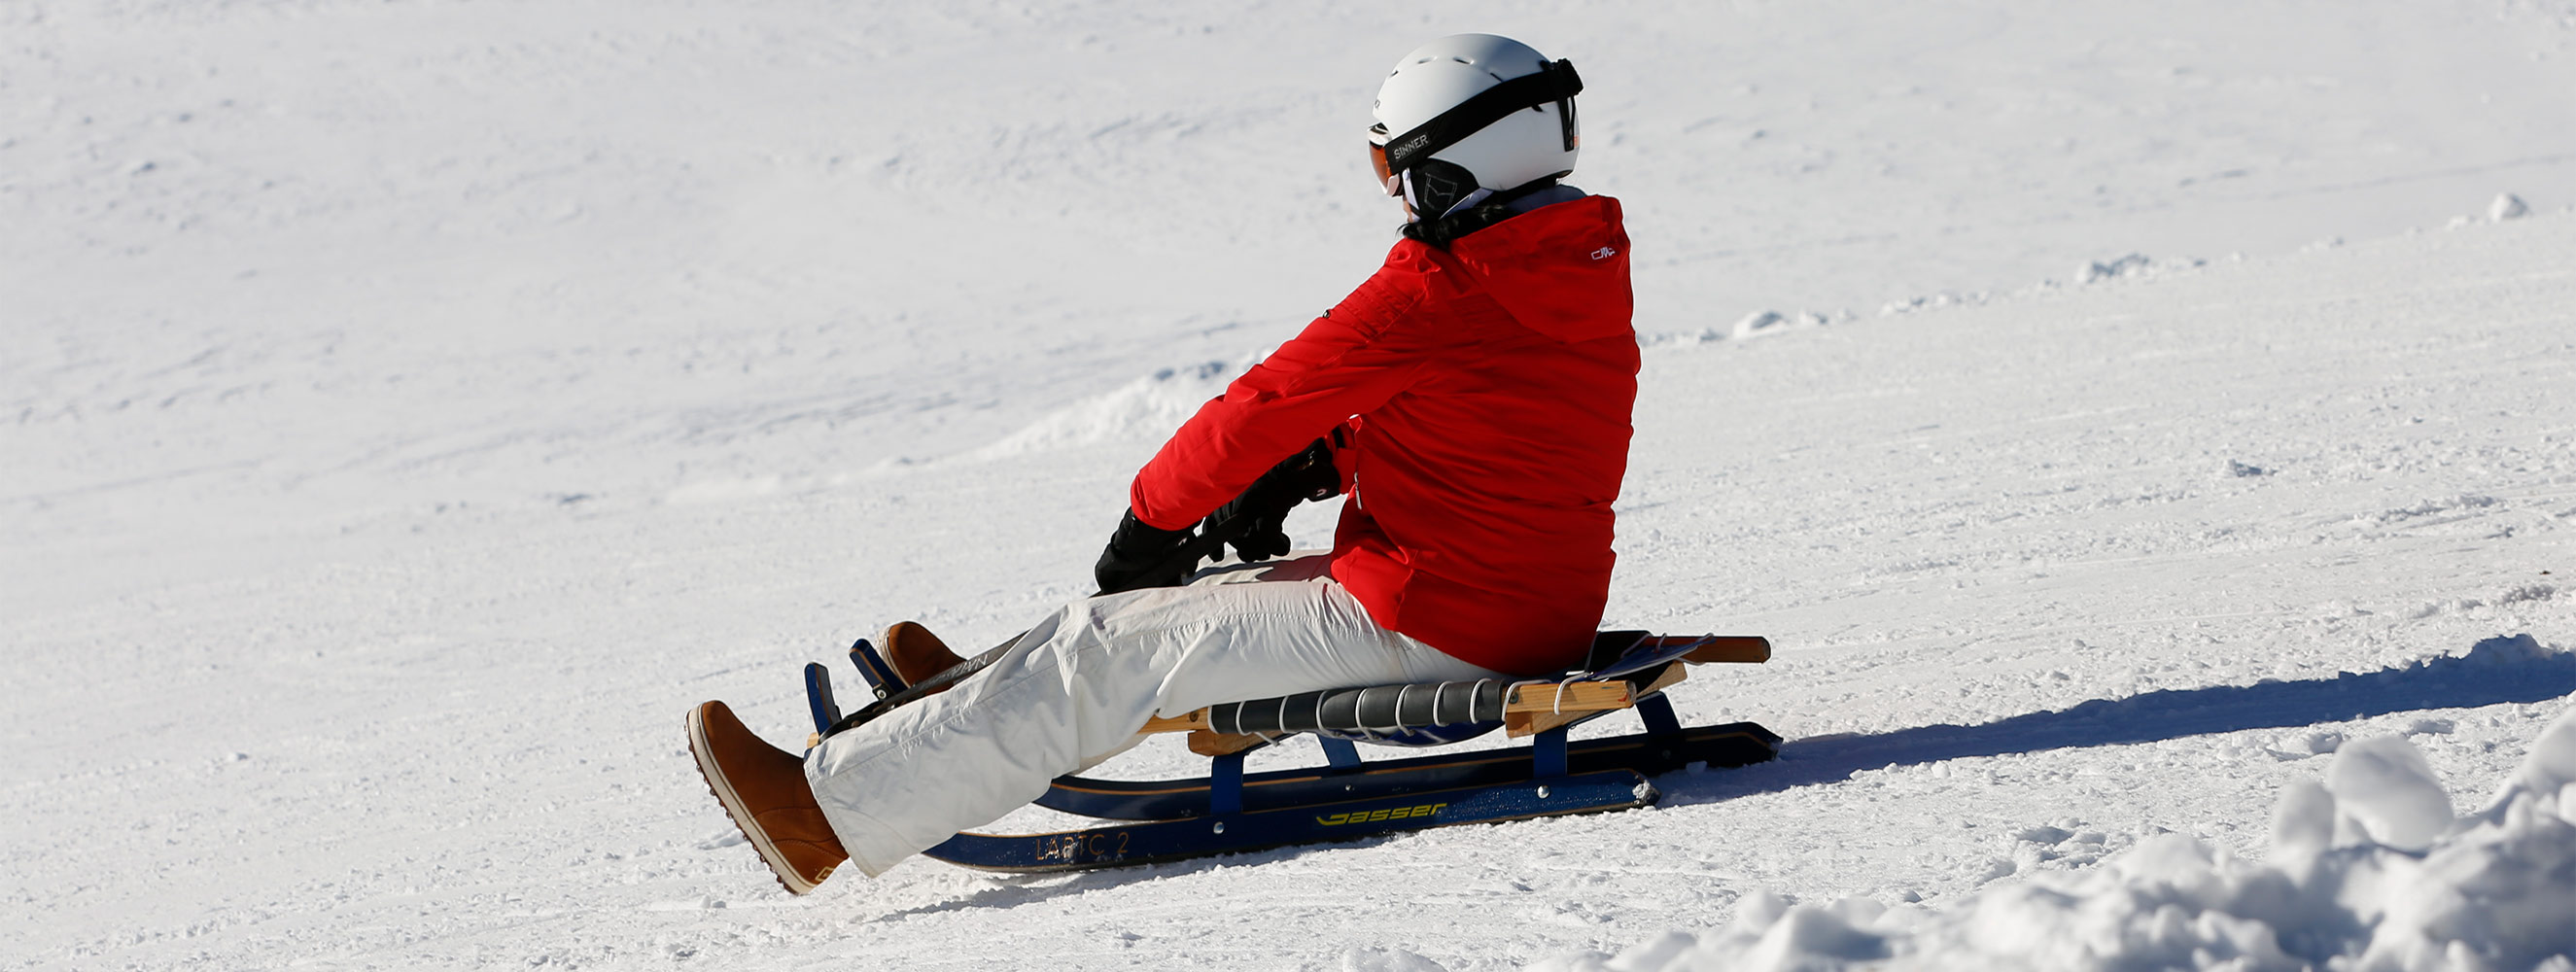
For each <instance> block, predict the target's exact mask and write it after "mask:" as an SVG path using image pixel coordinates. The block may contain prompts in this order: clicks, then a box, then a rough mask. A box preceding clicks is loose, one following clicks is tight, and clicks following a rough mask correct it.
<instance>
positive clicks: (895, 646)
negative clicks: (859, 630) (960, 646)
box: [877, 621, 964, 685]
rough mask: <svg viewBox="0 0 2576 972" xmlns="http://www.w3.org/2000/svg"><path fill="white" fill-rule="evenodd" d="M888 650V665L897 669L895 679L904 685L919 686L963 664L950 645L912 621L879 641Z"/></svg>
mask: <svg viewBox="0 0 2576 972" xmlns="http://www.w3.org/2000/svg"><path fill="white" fill-rule="evenodd" d="M877 644H878V645H881V646H883V647H884V649H885V660H886V664H888V665H892V666H894V673H895V676H896V677H898V678H901V679H903V684H905V685H919V684H921V681H922V680H923V679H926V678H929V677H930V676H933V675H937V674H939V673H941V672H944V671H947V670H949V669H951V668H955V667H957V666H958V665H960V664H963V663H964V659H961V658H958V657H957V653H956V652H953V651H949V650H948V643H947V642H944V641H941V640H939V636H938V635H935V634H931V633H930V629H929V628H925V627H922V626H921V625H920V624H919V623H917V622H913V621H897V622H895V623H893V624H892V625H888V626H887V627H886V629H885V637H882V638H879V639H877Z"/></svg>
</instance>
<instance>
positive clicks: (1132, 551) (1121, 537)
mask: <svg viewBox="0 0 2576 972" xmlns="http://www.w3.org/2000/svg"><path fill="white" fill-rule="evenodd" d="M1191 535H1192V534H1191V533H1190V531H1188V530H1163V529H1158V528H1155V527H1152V526H1148V525H1146V523H1145V521H1143V520H1139V519H1137V518H1136V511H1135V510H1128V511H1127V515H1126V516H1125V517H1124V518H1121V519H1120V520H1119V521H1118V532H1117V533H1113V534H1111V535H1110V536H1109V549H1106V550H1103V551H1101V552H1100V562H1099V563H1096V564H1093V565H1091V579H1092V580H1095V581H1098V582H1100V593H1102V594H1116V593H1118V592H1120V591H1133V590H1140V589H1143V588H1147V587H1177V586H1180V583H1181V578H1184V577H1187V576H1189V574H1190V568H1192V567H1195V566H1198V558H1196V557H1192V558H1190V559H1188V560H1186V561H1184V560H1181V559H1179V558H1178V557H1175V556H1174V555H1175V554H1178V553H1180V551H1181V545H1182V544H1186V543H1188V542H1189V541H1190V537H1191Z"/></svg>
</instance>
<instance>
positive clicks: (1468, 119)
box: [1386, 61, 1583, 172]
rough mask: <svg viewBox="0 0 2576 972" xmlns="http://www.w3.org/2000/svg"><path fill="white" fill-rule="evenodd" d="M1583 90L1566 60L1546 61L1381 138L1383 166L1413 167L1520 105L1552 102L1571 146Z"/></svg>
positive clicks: (1399, 169) (1391, 168)
mask: <svg viewBox="0 0 2576 972" xmlns="http://www.w3.org/2000/svg"><path fill="white" fill-rule="evenodd" d="M1581 93H1583V78H1582V77H1581V76H1578V75H1576V74H1575V73H1574V62H1572V61H1550V62H1548V63H1547V65H1546V66H1544V67H1542V68H1540V69H1539V71H1538V72H1537V73H1534V74H1524V75H1521V76H1520V77H1517V78H1513V79H1511V80H1509V81H1505V82H1503V83H1501V84H1498V85H1495V86H1493V87H1490V88H1487V89H1485V90H1483V91H1480V92H1477V93H1476V96H1475V97H1473V98H1469V99H1467V100H1465V101H1461V102H1459V103H1458V105H1457V107H1454V108H1451V109H1449V110H1448V111H1444V112H1441V113H1440V114H1439V115H1437V116H1434V117H1433V118H1432V119H1431V120H1430V121H1427V122H1423V123H1422V124H1420V125H1416V126H1414V127H1413V129H1412V130H1411V131H1408V132H1405V133H1404V134H1402V135H1398V136H1395V137H1394V138H1390V139H1387V140H1386V167H1387V171H1389V172H1403V171H1404V170H1406V169H1410V168H1412V167H1414V165H1416V164H1418V163H1420V162H1421V161H1422V160H1423V159H1427V158H1430V157H1431V153H1433V152H1437V151H1440V150H1441V149H1445V148H1448V147H1449V146H1452V145H1456V144H1458V143H1459V142H1462V141H1465V140H1466V138H1467V136H1470V135H1474V134H1476V133H1477V132H1479V131H1482V130H1484V128H1485V126H1487V125H1491V124H1493V123H1495V122H1498V121H1501V120H1503V119H1504V118H1506V117H1509V116H1510V115H1511V113H1513V112H1516V111H1519V110H1521V109H1523V108H1536V107H1539V106H1540V105H1544V104H1547V103H1549V102H1555V103H1556V106H1557V112H1556V115H1557V120H1558V123H1559V128H1561V129H1562V130H1563V134H1564V137H1565V147H1566V149H1567V150H1569V151H1570V150H1572V149H1573V148H1574V96H1575V95H1578V94H1581Z"/></svg>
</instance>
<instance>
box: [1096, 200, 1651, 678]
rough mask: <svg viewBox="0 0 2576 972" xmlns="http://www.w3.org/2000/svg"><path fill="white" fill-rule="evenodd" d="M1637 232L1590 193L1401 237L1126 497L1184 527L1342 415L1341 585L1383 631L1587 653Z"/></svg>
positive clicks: (1601, 583)
mask: <svg viewBox="0 0 2576 972" xmlns="http://www.w3.org/2000/svg"><path fill="white" fill-rule="evenodd" d="M1630 307H1631V301H1630V294H1629V289H1628V235H1627V231H1626V230H1625V229H1623V228H1622V227H1621V225H1620V214H1619V202H1618V200H1615V199H1611V198H1608V197H1605V196H1586V197H1582V198H1579V199H1574V200H1570V201H1567V202H1562V203H1557V204H1555V205H1551V206H1545V207H1541V208H1539V209H1535V210H1532V211H1530V212H1527V213H1523V214H1521V215H1519V216H1515V217H1512V218H1510V219H1507V220H1504V221H1503V222H1501V223H1498V224H1496V225H1493V226H1490V227H1487V228H1485V229H1482V230H1479V231H1476V232H1474V233H1470V234H1468V235H1467V236H1465V237H1462V238H1460V239H1458V240H1456V241H1454V242H1452V243H1451V244H1450V246H1449V249H1448V251H1447V252H1442V251H1441V250H1439V249H1436V248H1433V247H1431V246H1428V245H1425V244H1423V243H1421V242H1418V241H1415V240H1411V239H1407V240H1404V241H1402V242H1399V243H1397V244H1396V245H1395V249H1394V250H1393V251H1391V252H1389V253H1388V254H1387V258H1386V264H1385V265H1384V266H1382V267H1380V268H1379V269H1378V271H1377V273H1376V275H1374V276H1372V277H1370V278H1369V280H1368V282H1367V283H1364V284H1361V285H1360V288H1359V289H1358V290H1356V291H1353V292H1352V293H1351V295H1350V296H1349V297H1346V298H1344V299H1343V300H1342V302H1341V303H1340V304H1338V305H1336V306H1335V307H1334V308H1333V309H1332V310H1330V311H1327V312H1325V314H1324V316H1322V317H1319V318H1316V319H1315V321H1314V323H1312V324H1308V325H1307V326H1306V330H1305V332H1304V333H1301V334H1299V335H1297V338H1296V339H1295V340H1292V341H1290V342H1288V343H1287V344H1284V345H1281V346H1280V348H1279V350H1278V351H1276V352H1273V353H1272V354H1271V355H1270V357H1269V358H1268V359H1266V360H1264V361H1262V362H1261V363H1260V364H1258V365H1255V366H1253V368H1252V369H1251V370H1250V371H1248V372H1246V373H1245V374H1244V375H1243V377H1241V378H1238V379H1235V381H1234V383H1233V384H1232V385H1230V386H1228V387H1227V388H1226V391H1225V394H1224V395H1222V396H1219V397H1217V398H1215V399H1211V400H1210V401H1209V402H1208V403H1207V404H1206V405H1205V406H1203V407H1201V408H1200V409H1199V412H1198V414H1197V415H1196V416H1194V417H1192V418H1191V419H1190V420H1189V422H1188V424H1185V425H1183V426H1182V427H1181V429H1180V431H1179V432H1176V433H1173V435H1172V439H1171V441H1170V442H1167V443H1164V445H1163V448H1162V451H1161V452H1160V453H1157V454H1156V455H1155V456H1154V459H1153V461H1152V462H1150V463H1147V464H1146V466H1145V468H1144V469H1143V470H1142V471H1140V472H1138V473H1137V474H1136V481H1135V483H1134V485H1133V486H1131V487H1130V488H1129V491H1128V501H1129V504H1130V505H1131V506H1132V507H1133V508H1134V510H1135V513H1136V517H1137V519H1140V520H1143V521H1145V523H1147V524H1149V525H1152V526H1155V527H1159V528H1162V529H1166V530H1177V529H1181V528H1183V527H1187V526H1189V525H1191V524H1192V523H1194V522H1196V521H1198V520H1199V519H1201V518H1204V517H1205V516H1207V515H1208V514H1209V513H1210V512H1213V511H1214V510H1215V509H1216V508H1217V507H1218V506H1219V505H1222V504H1224V503H1225V502H1226V501H1227V500H1230V499H1233V498H1234V497H1235V495H1236V494H1237V493H1239V492H1241V491H1242V490H1243V488H1244V487H1246V486H1249V485H1251V483H1252V481H1253V480H1254V479H1256V478H1259V477H1260V475H1261V474H1262V473H1263V472H1266V471H1268V470H1269V469H1270V467H1271V466H1272V465H1274V464H1276V463H1277V462H1278V461H1279V460H1281V459H1284V458H1286V457H1287V456H1288V455H1290V454H1291V453H1294V452H1296V451H1297V450H1299V449H1301V448H1304V447H1305V446H1306V444H1307V443H1309V442H1312V441H1314V440H1315V439H1316V438H1318V437H1320V436H1323V435H1325V434H1327V433H1329V432H1330V431H1331V430H1332V429H1333V428H1334V427H1335V426H1341V425H1345V424H1346V423H1347V424H1348V425H1349V426H1350V427H1352V428H1353V429H1354V430H1355V431H1356V433H1357V434H1356V435H1355V436H1354V437H1353V438H1352V440H1351V441H1350V444H1349V446H1348V447H1347V448H1346V449H1345V450H1344V452H1343V453H1342V455H1341V456H1340V457H1339V462H1338V465H1339V466H1340V468H1341V469H1342V470H1343V471H1344V472H1345V474H1346V475H1347V476H1348V482H1349V484H1350V487H1351V494H1350V498H1349V500H1348V502H1346V503H1345V504H1344V505H1343V507H1342V520H1341V525H1340V527H1339V529H1338V530H1336V531H1335V534H1334V537H1333V576H1334V577H1335V578H1336V579H1338V580H1339V581H1341V583H1342V584H1343V586H1345V587H1346V588H1348V589H1349V590H1350V592H1351V593H1352V594H1353V595H1354V596H1356V597H1358V598H1359V600H1360V603H1361V604H1363V605H1366V606H1367V608H1368V611H1369V615H1370V616H1371V617H1373V618H1375V619H1376V620H1377V622H1378V623H1379V624H1381V625H1384V626H1386V627H1388V628H1392V629H1394V630H1396V631H1400V632H1403V633H1405V634H1407V635H1411V636H1413V637H1415V638H1418V639H1421V640H1422V641H1424V642H1426V643H1428V644H1430V645H1431V646H1432V647H1435V648H1438V649H1440V650H1441V651H1443V652H1447V653H1448V654H1450V655H1452V656H1455V657H1457V658H1460V659H1463V660H1465V661H1469V662H1473V663H1475V664H1478V665H1482V666H1485V667H1487V668H1492V669H1497V670H1500V671H1505V672H1514V673H1521V674H1533V675H1535V674H1543V673H1549V672H1554V671H1559V670H1562V669H1565V668H1568V667H1571V666H1573V665H1575V664H1577V663H1579V662H1580V661H1581V660H1582V658H1583V654H1584V651H1585V650H1586V649H1587V648H1588V647H1590V645H1591V643H1592V631H1593V628H1594V627H1595V626H1596V625H1598V624H1600V621H1601V609H1602V605H1603V604H1604V603H1605V602H1607V600H1608V598H1609V592H1610V567H1611V563H1612V561H1613V560H1614V559H1615V558H1614V555H1613V554H1612V553H1611V551H1610V538H1611V520H1612V516H1611V512H1610V503H1611V501H1612V500H1615V499H1617V498H1618V496H1619V481H1620V478H1621V477H1622V476H1623V475H1625V474H1626V472H1627V466H1628V437H1629V426H1628V415H1629V411H1630V409H1631V407H1632V406H1633V405H1634V404H1635V403H1636V398H1637V338H1636V332H1635V331H1633V330H1632V329H1631V328H1630V326H1629V312H1630Z"/></svg>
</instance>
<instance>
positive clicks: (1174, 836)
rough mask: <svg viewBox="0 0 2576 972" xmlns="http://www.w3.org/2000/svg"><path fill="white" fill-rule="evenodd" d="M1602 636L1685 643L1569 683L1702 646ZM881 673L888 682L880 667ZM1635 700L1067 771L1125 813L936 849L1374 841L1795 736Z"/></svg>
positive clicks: (1140, 853) (1644, 781)
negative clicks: (1529, 727)
mask: <svg viewBox="0 0 2576 972" xmlns="http://www.w3.org/2000/svg"><path fill="white" fill-rule="evenodd" d="M1603 637H1604V640H1605V643H1607V642H1608V641H1609V640H1610V639H1612V638H1621V639H1625V640H1627V641H1628V642H1629V643H1632V644H1636V645H1639V646H1640V648H1641V649H1642V647H1643V646H1644V645H1645V644H1646V643H1648V642H1663V643H1666V644H1669V645H1673V646H1674V647H1672V648H1670V649H1668V650H1660V651H1652V652H1649V651H1645V650H1632V651H1630V652H1629V653H1628V654H1627V656H1626V657H1622V658H1620V659H1619V661H1618V662H1617V663H1615V664H1612V665H1608V666H1603V667H1602V668H1601V669H1599V670H1598V671H1591V672H1574V673H1568V674H1567V675H1566V676H1564V678H1563V679H1561V680H1574V679H1577V678H1598V677H1602V676H1615V675H1620V674H1626V673H1635V672H1637V671H1640V670H1653V669H1655V668H1657V667H1659V666H1662V665H1667V664H1670V665H1679V664H1681V661H1680V659H1681V658H1682V656H1683V655H1684V654H1685V653H1686V650H1687V648H1688V647H1689V646H1688V644H1687V643H1686V640H1685V639H1654V638H1650V637H1648V636H1646V635H1644V633H1642V632H1605V633H1604V636H1603ZM1766 651H1767V649H1766ZM873 654H874V652H873V650H872V649H871V647H870V646H868V645H866V644H865V643H864V642H863V643H861V644H860V645H856V646H853V648H852V649H851V656H852V659H853V662H854V664H858V665H859V666H860V667H861V671H862V673H863V674H873V673H869V672H868V671H867V662H868V660H869V659H868V658H867V657H862V656H873ZM1656 656H1660V657H1656ZM869 681H870V684H871V686H878V685H880V682H879V681H878V680H877V679H870V680H869ZM805 688H806V699H807V702H808V703H809V705H810V707H811V710H812V714H813V717H814V724H815V727H816V733H817V738H819V737H820V735H821V734H823V733H825V732H827V731H828V730H829V729H830V727H831V726H832V725H833V724H834V723H835V722H838V721H839V720H840V711H839V706H838V705H837V704H835V702H834V701H833V698H832V688H831V678H830V676H829V675H828V674H827V673H826V671H825V670H824V668H823V666H821V665H807V666H806V668H805ZM1614 711H1615V710H1614ZM1629 711H1633V712H1635V713H1636V714H1637V716H1638V717H1639V719H1640V721H1642V722H1643V723H1644V728H1645V731H1644V732H1638V733H1632V734H1629V735H1622V736H1610V737H1602V738H1594V739H1586V740H1582V741H1580V742H1576V741H1571V740H1570V739H1569V738H1568V736H1567V732H1568V730H1570V729H1572V728H1573V727H1574V726H1575V725H1578V724H1581V723H1582V722H1585V721H1589V719H1590V718H1591V717H1593V716H1597V715H1600V714H1602V713H1594V714H1593V716H1587V717H1585V718H1583V719H1577V720H1575V721H1574V722H1570V723H1568V724H1565V725H1561V726H1557V727H1554V728H1551V729H1548V730H1546V731H1544V732H1539V733H1537V734H1535V735H1533V736H1530V737H1529V739H1530V741H1529V742H1528V743H1526V744H1523V745H1518V746H1511V747H1506V748H1500V749H1484V750H1476V751H1470V752H1454V753H1442V754H1434V755H1428V756H1418V757H1412V758H1407V759H1394V760H1379V761H1374V762H1364V761H1362V760H1361V759H1360V757H1359V754H1358V750H1357V747H1356V746H1354V745H1353V744H1352V743H1351V741H1350V740H1347V739H1342V738H1338V737H1335V736H1331V735H1323V734H1318V735H1316V737H1315V738H1316V741H1317V742H1319V743H1321V744H1322V746H1323V749H1324V755H1325V757H1326V763H1327V765H1325V766H1321V767H1312V768H1301V769H1290V770H1279V771H1272V772H1264V773H1254V774H1246V773H1245V772H1244V769H1243V763H1244V757H1245V756H1246V755H1247V754H1248V753H1249V752H1251V751H1252V750H1251V748H1247V749H1243V750H1238V751H1235V752H1231V753H1227V754H1224V755H1219V756H1215V757H1212V760H1211V765H1210V767H1209V773H1208V775H1207V776H1206V777H1203V778H1199V779H1190V780H1166V781H1124V780H1099V779H1091V778H1086V777H1081V776H1071V775H1068V776H1062V777H1058V778H1056V779H1055V781H1054V782H1053V783H1052V784H1050V785H1049V787H1048V789H1047V792H1046V794H1045V795H1044V796H1041V797H1039V798H1038V800H1037V803H1038V805H1040V806H1043V807H1047V808H1049V809H1053V810H1059V811H1063V812H1066V813H1072V814H1077V815H1080V816H1086V817H1095V818H1100V819H1103V820H1111V821H1123V822H1121V823H1115V824H1110V825H1105V826H1098V827H1091V828H1086V829H1081V830H1067V831H1058V832H1053V833H1042V834H1019V835H1001V834H981V833H973V832H967V833H960V834H958V835H957V836H955V837H952V838H949V839H948V840H947V841H946V842H944V843H941V844H939V845H938V846H936V847H932V848H930V849H929V850H927V851H925V852H924V853H926V854H928V855H929V856H931V857H935V858H938V859H940V860H944V861H947V862H949V863H952V864H957V865H959V866H963V867H970V868H976V869H979V870H988V871H1006V872H1021V873H1034V872H1049V871H1073V870H1084V869H1089V868H1098V867H1117V866H1123V865H1132V864H1147V863H1152V862H1156V861H1170V860H1180V859H1184V858H1192V857H1204V856H1209V855H1214V854H1227V853H1237V852H1242V851H1251V850H1259V849H1263V848H1270V847H1280V846H1289V845H1298V844H1317V843H1332V842H1340V841H1352V840H1365V839H1368V838H1371V837H1377V836H1381V835H1385V834H1391V833H1399V832H1404V831H1413V830H1425V829H1429V828H1432V827H1449V826H1457V825H1461V824H1474V823H1500V822H1504V821H1510V820H1526V819H1530V818H1534V817H1553V816H1563V815H1567V814H1578V813H1600V812H1605V811H1612V810H1627V809H1633V808H1636V807H1642V806H1648V805H1651V804H1653V803H1654V802H1655V801H1656V800H1658V799H1660V798H1661V796H1662V794H1661V792H1660V791H1658V790H1657V789H1656V788H1655V785H1654V783H1653V782H1651V779H1650V778H1651V777H1653V776H1656V775H1658V774H1662V773H1667V772H1671V771H1673V770H1677V769H1683V768H1687V767H1690V766H1693V765H1694V764H1699V765H1705V766H1707V767H1710V768H1722V767H1735V766H1745V765H1750V764H1753V763H1760V762H1764V761H1767V760H1770V759H1771V758H1773V757H1774V756H1776V755H1778V753H1779V747H1780V737H1779V736H1777V735H1775V734H1773V733H1772V732H1771V731H1770V730H1768V729H1764V728H1763V727H1761V726H1758V725H1755V724H1753V723H1750V722H1737V723H1729V724H1725V725H1716V726H1701V727H1695V728H1684V727H1682V726H1681V725H1680V724H1679V722H1678V720H1676V719H1675V717H1674V714H1673V710H1672V704H1671V702H1670V701H1669V700H1668V699H1666V698H1665V697H1664V695H1663V694H1662V693H1661V692H1653V693H1650V694H1647V695H1644V696H1642V697H1640V698H1638V699H1636V700H1635V702H1634V704H1633V706H1632V707H1631V708H1630V709H1629ZM1252 748H1258V747H1257V746H1256V747H1252Z"/></svg>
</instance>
